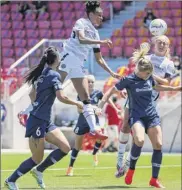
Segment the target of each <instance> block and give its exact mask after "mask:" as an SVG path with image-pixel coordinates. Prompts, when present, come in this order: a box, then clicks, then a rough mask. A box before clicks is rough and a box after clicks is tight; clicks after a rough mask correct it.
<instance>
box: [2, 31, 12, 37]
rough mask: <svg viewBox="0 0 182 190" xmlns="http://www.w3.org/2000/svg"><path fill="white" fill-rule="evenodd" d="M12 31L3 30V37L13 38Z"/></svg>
mask: <svg viewBox="0 0 182 190" xmlns="http://www.w3.org/2000/svg"><path fill="white" fill-rule="evenodd" d="M11 37H12V32H11V30H1V38H11Z"/></svg>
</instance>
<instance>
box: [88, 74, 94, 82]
mask: <svg viewBox="0 0 182 190" xmlns="http://www.w3.org/2000/svg"><path fill="white" fill-rule="evenodd" d="M86 77H87V79H88V80H92V81H94V82H95V77H94V75H87V76H86Z"/></svg>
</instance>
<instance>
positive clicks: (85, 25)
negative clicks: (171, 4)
mask: <svg viewBox="0 0 182 190" xmlns="http://www.w3.org/2000/svg"><path fill="white" fill-rule="evenodd" d="M86 14H87V18H80V19H78V20H77V21H76V23H75V25H74V27H73V30H72V34H71V37H70V38H69V39H68V40H66V42H65V43H64V46H63V52H62V53H61V64H60V66H59V67H58V70H59V73H60V75H61V80H62V82H64V81H65V78H70V79H71V81H72V83H73V85H74V87H75V89H76V91H77V93H78V95H79V97H80V100H81V101H82V102H83V116H84V117H85V119H86V120H87V123H88V125H89V128H90V136H93V137H95V138H96V139H100V140H104V139H107V138H108V137H107V135H105V134H103V133H101V132H100V130H99V131H98V130H96V120H95V114H94V109H93V107H92V105H91V102H90V98H89V93H88V81H87V78H85V77H84V76H85V72H84V62H85V61H86V60H87V57H88V53H89V51H90V50H93V51H94V54H95V58H96V61H97V63H98V64H99V65H100V66H101V67H102V68H103V69H104V70H105V71H107V72H108V73H109V74H110V75H111V76H112V77H114V78H120V76H119V74H117V73H114V72H113V71H112V70H111V69H110V68H109V66H108V65H107V64H106V62H105V60H104V59H103V57H102V55H101V52H100V45H108V46H109V47H110V48H111V47H112V42H111V41H110V40H109V39H106V40H100V37H99V33H98V31H97V30H96V28H95V27H98V26H100V25H101V23H102V19H103V17H102V14H103V11H102V9H101V7H100V3H99V2H98V1H88V2H87V3H86Z"/></svg>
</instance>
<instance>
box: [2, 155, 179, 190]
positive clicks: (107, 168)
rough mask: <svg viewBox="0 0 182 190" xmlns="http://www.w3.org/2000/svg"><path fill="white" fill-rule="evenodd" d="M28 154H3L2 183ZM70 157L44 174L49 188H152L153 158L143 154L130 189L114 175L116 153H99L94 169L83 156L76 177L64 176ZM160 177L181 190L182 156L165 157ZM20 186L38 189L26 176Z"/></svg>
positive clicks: (91, 189) (89, 160)
mask: <svg viewBox="0 0 182 190" xmlns="http://www.w3.org/2000/svg"><path fill="white" fill-rule="evenodd" d="M29 156H30V155H29V154H5V153H4V154H2V156H1V164H2V166H1V169H2V173H1V184H2V188H1V189H5V188H3V184H4V180H5V179H6V177H8V176H9V175H10V174H11V173H12V171H13V170H14V169H15V168H17V167H18V166H19V164H20V163H21V162H22V161H23V160H25V159H26V158H28V157H29ZM69 158H70V156H67V157H66V158H64V159H63V160H62V161H61V162H59V163H57V164H56V165H54V166H53V167H51V168H50V169H48V170H46V171H45V173H44V180H45V184H46V187H47V188H46V189H50V190H51V189H53V190H54V189H60V190H61V189H62V190H71V189H77V190H83V189H90V190H102V189H106V190H109V189H111V190H120V189H122V188H123V189H125V188H126V189H127V188H131V189H138V190H139V189H151V187H149V186H148V183H149V180H150V177H151V167H150V165H151V164H150V161H151V155H142V156H141V157H140V159H139V161H138V164H137V167H138V168H137V170H136V173H135V177H134V181H133V184H132V185H131V186H127V185H125V183H124V178H119V179H116V178H115V176H114V173H115V165H116V154H99V165H98V166H97V167H93V166H92V156H91V155H89V154H80V155H79V157H78V160H77V162H76V164H75V170H74V176H73V177H67V176H65V172H66V168H67V166H68V163H69ZM160 178H161V181H162V183H163V185H165V186H166V189H169V190H181V155H165V156H164V158H163V167H162V168H161V173H160ZM17 184H18V186H19V188H20V189H39V188H38V186H37V184H36V182H35V179H34V178H33V177H32V176H31V175H30V174H27V175H25V176H23V177H21V178H20V179H19V180H18V181H17Z"/></svg>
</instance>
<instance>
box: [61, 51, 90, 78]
mask: <svg viewBox="0 0 182 190" xmlns="http://www.w3.org/2000/svg"><path fill="white" fill-rule="evenodd" d="M58 69H59V70H60V71H64V72H66V73H68V76H67V78H70V79H71V78H84V77H85V75H86V72H85V69H84V66H83V62H82V61H81V60H80V59H79V58H77V57H76V56H75V55H73V54H70V53H67V52H64V51H63V52H61V63H60V65H59V67H58Z"/></svg>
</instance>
